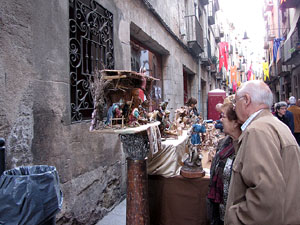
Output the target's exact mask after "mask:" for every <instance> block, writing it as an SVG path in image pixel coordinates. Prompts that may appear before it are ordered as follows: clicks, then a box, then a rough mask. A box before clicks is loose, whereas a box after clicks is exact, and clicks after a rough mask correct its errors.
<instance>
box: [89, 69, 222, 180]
mask: <svg viewBox="0 0 300 225" xmlns="http://www.w3.org/2000/svg"><path fill="white" fill-rule="evenodd" d="M92 78H93V79H92V80H90V90H91V93H92V96H93V102H94V111H93V113H92V120H91V125H90V131H98V130H100V131H104V132H105V130H106V131H107V130H120V129H124V130H126V129H127V128H137V127H140V126H143V125H145V124H150V123H153V122H159V123H158V124H159V125H158V128H159V131H160V135H161V137H162V138H163V139H166V138H175V139H178V137H179V136H182V135H183V131H184V130H188V132H189V133H188V135H189V145H188V151H189V153H188V157H187V158H186V160H185V161H184V164H183V168H182V169H183V170H184V171H183V174H182V175H185V176H186V177H195V176H203V169H202V166H201V159H202V154H201V151H208V152H209V156H210V157H211V158H212V157H213V155H214V154H215V149H216V147H217V143H218V140H219V137H220V134H219V133H220V130H219V129H216V128H215V121H211V120H203V118H202V115H201V113H198V112H197V109H196V104H197V100H196V99H194V98H190V99H189V101H188V102H187V104H186V105H184V106H182V107H180V108H178V109H176V110H175V111H174V119H173V120H171V118H170V114H171V111H170V110H168V101H162V102H160V104H159V105H158V107H157V108H154V106H153V105H154V104H152V102H153V99H151V92H153V89H154V88H153V85H155V82H156V81H157V80H158V79H156V78H154V77H151V76H148V75H146V74H145V73H138V72H135V71H126V70H101V71H97V72H95V74H94V76H93V77H92ZM191 173H192V174H193V173H196V175H195V176H194V175H190V174H191ZM197 174H198V175H197ZM199 174H200V175H199Z"/></svg>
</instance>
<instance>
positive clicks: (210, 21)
mask: <svg viewBox="0 0 300 225" xmlns="http://www.w3.org/2000/svg"><path fill="white" fill-rule="evenodd" d="M215 15H216V7H215V5H214V2H213V1H212V0H210V2H209V5H208V25H213V24H215V22H216V21H215Z"/></svg>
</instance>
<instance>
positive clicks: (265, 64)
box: [262, 62, 270, 80]
mask: <svg viewBox="0 0 300 225" xmlns="http://www.w3.org/2000/svg"><path fill="white" fill-rule="evenodd" d="M262 65H263V71H264V80H266V79H267V78H268V79H269V80H270V76H269V63H268V62H263V63H262Z"/></svg>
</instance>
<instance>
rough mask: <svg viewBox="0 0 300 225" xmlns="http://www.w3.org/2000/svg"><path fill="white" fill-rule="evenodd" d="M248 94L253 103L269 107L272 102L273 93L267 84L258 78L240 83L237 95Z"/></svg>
mask: <svg viewBox="0 0 300 225" xmlns="http://www.w3.org/2000/svg"><path fill="white" fill-rule="evenodd" d="M243 94H249V95H250V97H251V101H252V103H254V104H265V105H267V106H268V107H269V109H271V107H272V104H273V93H272V91H271V90H270V88H269V86H268V85H267V84H266V83H264V82H263V81H260V80H251V81H247V82H245V83H242V85H241V86H240V88H239V89H238V91H237V95H238V96H241V95H243Z"/></svg>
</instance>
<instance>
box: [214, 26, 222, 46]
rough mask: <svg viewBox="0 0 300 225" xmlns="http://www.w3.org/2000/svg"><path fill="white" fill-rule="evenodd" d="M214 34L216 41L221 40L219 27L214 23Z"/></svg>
mask: <svg viewBox="0 0 300 225" xmlns="http://www.w3.org/2000/svg"><path fill="white" fill-rule="evenodd" d="M214 35H215V39H216V42H217V43H219V42H220V41H221V35H220V27H219V25H215V28H214Z"/></svg>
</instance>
